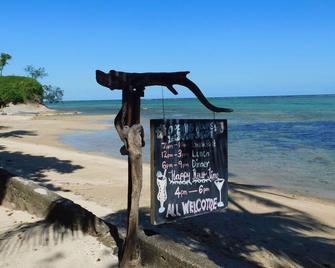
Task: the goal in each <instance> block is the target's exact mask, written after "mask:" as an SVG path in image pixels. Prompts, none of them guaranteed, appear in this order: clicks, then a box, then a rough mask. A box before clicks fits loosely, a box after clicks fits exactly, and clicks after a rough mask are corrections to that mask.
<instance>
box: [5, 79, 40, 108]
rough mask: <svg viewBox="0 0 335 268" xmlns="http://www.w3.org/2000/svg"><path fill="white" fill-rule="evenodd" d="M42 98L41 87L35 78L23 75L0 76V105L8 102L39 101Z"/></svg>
mask: <svg viewBox="0 0 335 268" xmlns="http://www.w3.org/2000/svg"><path fill="white" fill-rule="evenodd" d="M42 99H43V87H42V85H41V84H40V83H39V82H37V81H36V80H34V79H32V78H29V77H23V76H1V77H0V106H4V105H6V104H8V103H10V102H13V103H14V104H16V103H25V102H34V103H36V102H37V103H41V102H42Z"/></svg>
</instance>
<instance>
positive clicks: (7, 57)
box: [0, 53, 12, 76]
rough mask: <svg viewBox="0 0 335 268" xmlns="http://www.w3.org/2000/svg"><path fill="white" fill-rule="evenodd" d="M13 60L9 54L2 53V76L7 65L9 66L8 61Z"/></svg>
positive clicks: (0, 71) (0, 65) (0, 74)
mask: <svg viewBox="0 0 335 268" xmlns="http://www.w3.org/2000/svg"><path fill="white" fill-rule="evenodd" d="M11 58H12V56H11V55H9V54H7V53H1V55H0V76H2V70H3V68H4V67H5V65H7V64H8V60H10V59H11Z"/></svg>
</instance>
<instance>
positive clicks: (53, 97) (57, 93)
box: [43, 85, 64, 103]
mask: <svg viewBox="0 0 335 268" xmlns="http://www.w3.org/2000/svg"><path fill="white" fill-rule="evenodd" d="M63 95H64V91H63V90H61V89H60V87H54V86H51V85H43V101H45V102H49V103H55V102H60V101H62V99H63Z"/></svg>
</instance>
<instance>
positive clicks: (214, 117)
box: [213, 112, 215, 121]
mask: <svg viewBox="0 0 335 268" xmlns="http://www.w3.org/2000/svg"><path fill="white" fill-rule="evenodd" d="M213 119H214V121H215V112H213Z"/></svg>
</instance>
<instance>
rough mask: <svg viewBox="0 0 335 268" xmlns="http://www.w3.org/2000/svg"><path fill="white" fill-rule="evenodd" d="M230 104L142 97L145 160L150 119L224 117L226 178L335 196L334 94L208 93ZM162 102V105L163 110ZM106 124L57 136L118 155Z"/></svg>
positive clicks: (114, 105)
mask: <svg viewBox="0 0 335 268" xmlns="http://www.w3.org/2000/svg"><path fill="white" fill-rule="evenodd" d="M209 100H210V101H211V102H212V103H213V104H215V105H217V106H221V107H228V108H232V109H234V112H233V113H223V114H219V113H216V114H213V113H212V112H209V111H208V110H207V109H206V108H205V107H204V106H203V105H202V104H201V103H200V102H199V101H198V100H197V99H165V100H161V99H155V100H148V99H143V100H142V111H141V122H142V124H143V126H144V129H145V135H146V136H145V137H146V147H145V148H144V151H143V158H144V161H146V162H149V161H150V159H149V151H150V148H149V146H150V141H149V122H150V119H162V118H167V119H169V118H180V119H181V118H185V119H192V118H207V119H213V118H217V119H219V118H225V119H228V144H229V146H228V151H229V152H228V155H229V159H228V163H229V180H231V181H234V178H239V179H242V181H243V182H245V183H249V184H257V185H265V186H273V187H276V188H280V189H284V190H286V191H289V192H291V193H297V194H304V195H310V196H314V197H320V198H327V199H332V200H335V95H315V96H275V97H272V96H271V97H236V98H210V99H209ZM120 104H121V101H119V100H104V101H65V102H63V103H59V104H53V105H49V107H50V108H54V109H58V110H62V111H79V112H81V113H82V114H111V115H112V114H116V113H117V112H118V111H119V109H120ZM163 107H164V109H163ZM106 121H107V122H109V123H110V124H111V127H110V128H109V129H106V130H103V131H87V132H73V133H68V134H65V135H63V136H62V137H61V141H62V142H63V143H65V144H68V145H71V146H73V147H75V148H77V149H79V150H82V151H87V152H99V153H102V154H105V155H109V156H113V157H119V158H123V157H122V156H120V154H119V148H120V146H121V141H120V140H119V137H118V135H117V133H116V131H115V129H114V125H113V120H112V116H111V119H110V120H106Z"/></svg>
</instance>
